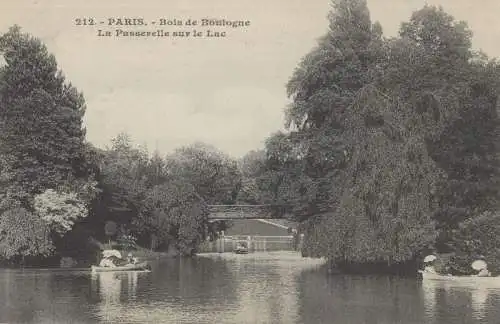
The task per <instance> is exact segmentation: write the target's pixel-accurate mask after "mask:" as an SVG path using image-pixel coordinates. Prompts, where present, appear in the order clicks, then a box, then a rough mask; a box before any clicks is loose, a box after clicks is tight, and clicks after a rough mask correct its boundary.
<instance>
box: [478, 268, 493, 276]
mask: <svg viewBox="0 0 500 324" xmlns="http://www.w3.org/2000/svg"><path fill="white" fill-rule="evenodd" d="M477 276H478V277H490V276H491V273H490V272H489V270H488V268H486V267H484V268H483V269H481V270H479V272H478V274H477Z"/></svg>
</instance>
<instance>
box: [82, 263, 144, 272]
mask: <svg viewBox="0 0 500 324" xmlns="http://www.w3.org/2000/svg"><path fill="white" fill-rule="evenodd" d="M91 269H92V272H116V271H144V270H150V266H149V264H148V263H147V262H141V263H137V264H126V265H123V266H116V267H99V266H92V267H91Z"/></svg>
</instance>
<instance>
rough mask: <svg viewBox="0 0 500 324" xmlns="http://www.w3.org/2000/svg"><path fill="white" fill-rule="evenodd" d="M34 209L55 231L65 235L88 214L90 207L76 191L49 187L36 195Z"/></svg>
mask: <svg viewBox="0 0 500 324" xmlns="http://www.w3.org/2000/svg"><path fill="white" fill-rule="evenodd" d="M34 200H35V201H34V209H35V211H36V213H37V214H38V216H40V218H41V219H42V220H43V221H44V222H46V223H47V225H48V226H49V228H51V229H52V230H53V231H54V232H55V233H57V234H59V235H61V236H62V235H64V234H66V233H67V232H69V231H70V230H71V229H72V228H73V225H74V224H75V223H76V222H77V221H79V220H80V219H83V218H85V217H87V216H88V208H87V206H86V205H85V203H84V202H83V201H82V200H81V199H79V197H78V195H77V194H76V193H74V192H69V193H66V192H56V191H55V190H53V189H47V190H46V191H45V192H43V193H41V194H39V195H37V196H35V199H34Z"/></svg>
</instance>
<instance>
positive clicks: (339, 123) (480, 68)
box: [0, 0, 500, 274]
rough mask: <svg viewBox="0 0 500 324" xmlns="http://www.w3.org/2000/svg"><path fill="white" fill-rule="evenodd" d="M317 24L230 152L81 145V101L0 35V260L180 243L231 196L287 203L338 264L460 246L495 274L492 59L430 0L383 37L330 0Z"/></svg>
mask: <svg viewBox="0 0 500 324" xmlns="http://www.w3.org/2000/svg"><path fill="white" fill-rule="evenodd" d="M328 19H329V28H328V30H327V32H326V33H325V35H324V36H323V37H321V38H320V40H319V41H318V44H317V46H316V47H315V48H313V49H312V50H311V51H310V52H309V53H308V54H307V55H306V56H305V57H304V58H303V59H302V61H301V62H299V64H298V66H297V68H296V69H295V71H293V73H292V75H291V78H290V80H289V82H288V84H287V90H288V94H289V96H290V98H291V104H290V106H289V107H288V108H287V109H286V114H285V115H286V120H285V122H286V125H287V131H286V132H279V133H276V134H274V135H272V136H270V137H269V138H268V139H267V141H266V145H265V148H264V149H263V150H258V151H252V152H249V153H248V154H247V155H246V156H245V157H243V158H242V160H241V161H236V160H234V159H232V158H230V157H228V156H227V155H225V154H224V153H222V152H219V151H218V150H217V149H216V148H214V147H211V146H209V145H206V144H200V143H197V144H193V145H191V146H187V147H182V148H179V149H177V150H175V151H174V152H172V153H171V154H168V155H167V156H165V157H163V156H161V155H160V154H159V153H158V152H153V153H151V152H148V150H147V148H145V147H139V146H136V145H134V143H133V141H132V140H131V139H130V137H129V136H128V135H127V134H119V135H117V137H116V138H115V139H114V140H113V142H112V145H111V147H109V148H107V149H98V148H96V147H94V146H93V145H92V144H91V143H88V142H87V141H86V139H85V129H84V128H83V124H82V117H83V115H84V112H85V101H84V98H83V95H82V94H81V93H79V92H78V90H77V89H75V88H74V87H73V86H72V85H71V84H69V83H68V82H67V81H66V80H65V78H64V76H63V74H62V73H61V72H60V71H59V70H58V69H57V65H56V61H55V58H54V57H53V56H52V55H50V54H49V53H48V51H47V49H46V48H45V46H44V45H43V44H42V43H41V42H40V41H38V40H37V39H35V38H33V37H31V36H29V35H26V34H23V33H22V32H21V31H20V30H19V28H17V27H16V28H12V29H11V30H10V31H9V32H8V33H6V34H4V35H3V36H1V38H0V52H1V53H2V55H3V57H4V59H5V64H4V65H3V66H2V67H1V69H0V125H1V129H2V137H1V138H0V181H1V185H0V195H1V197H0V259H2V260H4V261H9V262H14V263H19V262H23V261H24V262H26V260H35V261H36V260H42V259H43V260H47V259H49V258H50V257H54V256H74V257H79V258H82V259H92V258H95V251H96V250H98V246H99V244H98V243H99V242H108V241H109V240H114V241H117V242H122V243H123V242H126V241H127V242H129V243H123V244H125V245H127V244H132V243H133V244H138V245H139V246H142V247H146V248H149V249H152V250H161V251H167V250H169V249H175V250H176V251H179V253H180V254H183V255H192V254H193V253H195V252H196V247H197V245H198V244H199V243H200V241H201V240H203V239H204V238H206V237H207V236H212V237H215V236H216V233H217V232H218V231H220V230H223V229H224V227H225V226H227V224H224V223H215V224H210V223H209V222H208V219H207V215H208V214H207V209H206V206H207V205H209V204H234V203H244V204H273V205H279V206H286V211H287V212H288V214H290V215H293V216H292V218H293V220H295V221H300V222H301V231H302V232H303V233H304V234H305V240H306V242H305V244H304V248H303V251H302V252H303V254H304V255H306V256H313V257H326V258H328V259H329V260H330V262H331V264H332V266H334V267H336V268H338V269H340V270H347V271H351V272H355V271H359V270H361V269H365V270H366V269H373V271H394V272H398V271H403V270H404V271H406V270H408V269H411V270H414V268H415V267H416V266H417V265H418V262H419V260H420V258H421V257H422V256H423V255H424V254H427V253H438V254H440V255H443V259H442V265H441V268H442V269H443V271H446V272H448V273H454V274H465V273H470V271H471V269H470V262H471V261H472V260H473V259H475V258H484V259H485V260H486V261H487V262H488V264H489V265H490V267H491V269H490V270H493V271H494V272H495V271H497V272H498V271H499V270H500V264H499V262H500V261H499V260H500V251H499V250H498V248H497V247H498V246H500V242H499V240H500V235H499V234H500V223H499V219H500V218H499V217H500V216H499V213H498V207H499V206H498V204H499V201H500V199H499V188H500V187H499V170H500V169H499V162H500V161H499V155H498V154H499V148H498V143H499V140H498V139H499V138H498V136H499V133H498V130H499V128H498V127H499V117H498V107H497V106H498V93H499V90H500V65H499V63H498V62H497V61H496V60H495V59H490V58H488V57H487V56H486V55H485V54H484V53H481V52H477V51H475V50H473V48H472V45H471V44H472V32H471V31H470V30H469V28H468V27H467V24H466V23H465V22H461V21H456V20H455V19H454V18H453V17H452V16H450V15H449V14H447V13H446V12H445V11H444V10H443V9H442V8H437V7H432V6H425V7H423V8H422V9H420V10H418V11H416V12H414V13H413V14H412V16H411V17H410V18H409V20H408V21H407V22H404V23H402V24H401V26H400V29H399V33H398V35H397V36H395V37H386V36H384V34H383V30H382V27H381V25H380V24H379V23H377V22H372V21H371V19H370V13H369V10H368V7H367V4H366V1H365V0H335V1H333V8H332V11H331V12H330V14H329V15H328ZM82 242H87V243H82ZM96 242H97V243H96ZM130 242H132V243H130ZM75 251H76V252H75ZM33 262H34V261H33ZM370 271H371V270H370Z"/></svg>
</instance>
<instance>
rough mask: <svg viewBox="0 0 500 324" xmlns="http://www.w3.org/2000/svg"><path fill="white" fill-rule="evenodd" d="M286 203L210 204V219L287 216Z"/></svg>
mask: <svg viewBox="0 0 500 324" xmlns="http://www.w3.org/2000/svg"><path fill="white" fill-rule="evenodd" d="M288 209H289V207H288V206H285V205H209V206H208V212H209V218H210V219H219V220H224V219H273V218H274V219H276V218H285V217H286V214H287V211H288Z"/></svg>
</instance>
